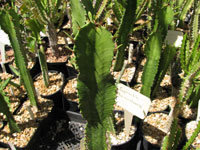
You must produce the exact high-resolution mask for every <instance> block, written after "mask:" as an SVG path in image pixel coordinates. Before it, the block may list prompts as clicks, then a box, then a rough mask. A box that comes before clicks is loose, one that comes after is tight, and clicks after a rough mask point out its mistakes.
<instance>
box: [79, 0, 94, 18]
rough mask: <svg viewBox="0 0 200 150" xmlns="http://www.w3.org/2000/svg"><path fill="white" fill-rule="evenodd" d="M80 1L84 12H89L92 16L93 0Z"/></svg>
mask: <svg viewBox="0 0 200 150" xmlns="http://www.w3.org/2000/svg"><path fill="white" fill-rule="evenodd" d="M82 3H83V5H84V6H85V10H86V14H88V13H89V12H90V13H91V14H92V17H94V15H95V10H94V7H93V0H82Z"/></svg>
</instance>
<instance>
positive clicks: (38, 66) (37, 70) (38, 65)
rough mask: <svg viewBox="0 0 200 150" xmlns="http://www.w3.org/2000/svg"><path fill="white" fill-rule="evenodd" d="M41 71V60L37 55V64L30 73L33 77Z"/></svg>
mask: <svg viewBox="0 0 200 150" xmlns="http://www.w3.org/2000/svg"><path fill="white" fill-rule="evenodd" d="M40 72H41V68H40V62H39V58H38V57H35V64H34V66H33V67H32V68H31V69H30V74H31V77H32V78H34V77H35V76H36V75H37V74H39V73H40Z"/></svg>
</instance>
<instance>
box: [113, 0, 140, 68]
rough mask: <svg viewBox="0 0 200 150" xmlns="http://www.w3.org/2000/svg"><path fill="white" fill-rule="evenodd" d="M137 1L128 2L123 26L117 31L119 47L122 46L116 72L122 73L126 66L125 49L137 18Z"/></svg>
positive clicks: (122, 22)
mask: <svg viewBox="0 0 200 150" xmlns="http://www.w3.org/2000/svg"><path fill="white" fill-rule="evenodd" d="M136 6H137V1H136V0H128V1H127V3H126V7H125V12H124V14H123V17H122V20H121V24H120V26H119V29H118V31H117V45H118V46H120V47H119V48H118V50H117V56H116V62H115V66H114V70H115V71H120V70H121V68H122V66H123V64H124V56H125V48H126V46H127V44H128V35H129V32H130V31H131V29H132V27H133V24H134V21H135V17H136V14H135V12H136Z"/></svg>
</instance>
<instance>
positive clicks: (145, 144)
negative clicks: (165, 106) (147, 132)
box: [139, 111, 169, 150]
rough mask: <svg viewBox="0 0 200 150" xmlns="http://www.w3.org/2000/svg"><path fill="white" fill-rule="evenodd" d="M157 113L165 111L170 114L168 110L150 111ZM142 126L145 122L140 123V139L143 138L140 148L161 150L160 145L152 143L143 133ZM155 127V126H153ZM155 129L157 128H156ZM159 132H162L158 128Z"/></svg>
mask: <svg viewBox="0 0 200 150" xmlns="http://www.w3.org/2000/svg"><path fill="white" fill-rule="evenodd" d="M155 113H164V114H169V112H167V111H158V112H150V113H148V115H151V114H155ZM142 126H143V122H141V123H140V128H139V130H140V131H139V132H140V133H139V135H140V140H141V145H140V149H141V150H160V146H158V145H156V144H152V143H150V142H149V141H148V140H147V139H146V138H145V137H144V135H143V131H142ZM152 128H153V126H152ZM155 130H157V129H156V128H155ZM157 132H161V131H160V130H158V131H157Z"/></svg>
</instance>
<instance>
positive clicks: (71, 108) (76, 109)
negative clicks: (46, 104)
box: [61, 75, 80, 112]
mask: <svg viewBox="0 0 200 150" xmlns="http://www.w3.org/2000/svg"><path fill="white" fill-rule="evenodd" d="M74 78H77V75H76V76H70V77H68V78H67V79H66V81H65V84H64V86H63V88H62V90H61V92H62V95H63V104H64V103H66V102H65V101H67V104H68V105H67V107H65V109H66V110H69V111H73V112H80V109H79V106H78V103H77V102H75V101H73V100H71V99H70V98H68V97H67V96H66V95H65V94H64V92H63V91H64V88H65V86H66V84H67V83H68V82H69V80H72V79H74ZM64 105H66V104H64Z"/></svg>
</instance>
